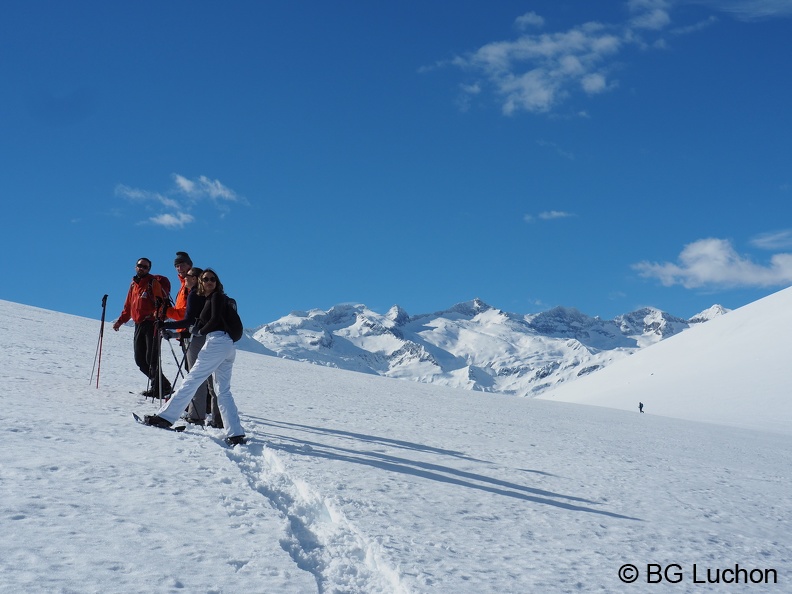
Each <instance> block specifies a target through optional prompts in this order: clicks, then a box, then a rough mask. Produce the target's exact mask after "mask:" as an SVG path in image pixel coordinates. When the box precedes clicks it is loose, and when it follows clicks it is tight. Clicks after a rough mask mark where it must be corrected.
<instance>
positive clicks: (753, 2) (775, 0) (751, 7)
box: [687, 0, 792, 21]
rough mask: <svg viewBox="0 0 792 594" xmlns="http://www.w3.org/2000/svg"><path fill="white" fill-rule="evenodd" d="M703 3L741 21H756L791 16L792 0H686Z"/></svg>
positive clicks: (691, 2) (690, 2)
mask: <svg viewBox="0 0 792 594" xmlns="http://www.w3.org/2000/svg"><path fill="white" fill-rule="evenodd" d="M687 2H688V3H689V4H704V5H706V6H711V7H712V8H714V9H715V10H720V11H722V12H726V13H729V14H731V15H732V16H734V17H735V18H736V19H738V20H742V21H757V20H764V19H770V18H784V17H789V16H792V0H687Z"/></svg>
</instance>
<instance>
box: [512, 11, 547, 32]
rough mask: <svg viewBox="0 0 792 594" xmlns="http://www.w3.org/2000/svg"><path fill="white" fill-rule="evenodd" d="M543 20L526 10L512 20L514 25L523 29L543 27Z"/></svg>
mask: <svg viewBox="0 0 792 594" xmlns="http://www.w3.org/2000/svg"><path fill="white" fill-rule="evenodd" d="M544 22H545V21H544V19H543V18H542V17H540V16H539V15H538V14H536V13H535V12H526V13H525V14H524V15H522V16H518V17H517V18H516V19H515V20H514V24H515V26H516V27H517V28H518V29H520V30H525V29H528V28H529V27H543V26H544Z"/></svg>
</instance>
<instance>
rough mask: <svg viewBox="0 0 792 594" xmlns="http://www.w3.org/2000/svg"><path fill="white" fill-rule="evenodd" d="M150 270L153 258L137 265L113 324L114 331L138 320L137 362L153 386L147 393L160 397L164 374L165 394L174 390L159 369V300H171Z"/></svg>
mask: <svg viewBox="0 0 792 594" xmlns="http://www.w3.org/2000/svg"><path fill="white" fill-rule="evenodd" d="M150 270H151V260H149V259H148V258H139V259H138V261H137V264H135V276H134V277H132V283H131V284H130V285H129V291H128V292H127V297H126V301H124V308H123V310H121V315H119V316H118V319H117V320H116V321H115V323H113V330H115V331H116V332H118V329H119V328H120V327H121V326H123V325H124V324H125V323H126V322H128V321H129V320H130V319H131V320H132V321H134V322H135V336H134V339H133V342H132V345H133V350H134V353H135V363H136V364H137V366H138V369H140V371H141V372H142V373H143V374H144V375H145V376H146V377H147V378H149V380H150V386H149V388H148V389H147V390H146V391H145V392H143V394H144V395H145V396H153V397H157V396H159V395H160V394H159V385H160V382H159V381H158V380H159V379H160V376H161V381H162V393H163V395H167V394H170V393H171V385H170V382H169V381H168V378H166V377H165V376H164V375H162V373H161V372H160V369H159V356H158V355H157V353H156V343H155V337H156V332H155V329H154V321H155V317H156V308H157V303H158V302H160V303H162V302H165V301H167V299H168V296H167V293H166V291H165V289H164V288H163V287H162V285H161V284H160V282H159V280H157V279H156V278H154V276H152V275H151V274H149V271H150Z"/></svg>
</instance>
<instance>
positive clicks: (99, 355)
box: [88, 295, 107, 390]
mask: <svg viewBox="0 0 792 594" xmlns="http://www.w3.org/2000/svg"><path fill="white" fill-rule="evenodd" d="M106 312H107V295H105V296H104V297H102V322H101V325H100V326H99V342H98V343H97V344H96V353H95V354H94V366H93V367H92V368H91V380H90V381H89V382H88V383H89V384H90V383H91V382H93V370H94V369H96V389H97V390H98V389H99V374H100V373H101V371H102V339H103V338H104V323H105V313H106ZM97 358H98V360H99V367H98V368H97V367H96V361H97Z"/></svg>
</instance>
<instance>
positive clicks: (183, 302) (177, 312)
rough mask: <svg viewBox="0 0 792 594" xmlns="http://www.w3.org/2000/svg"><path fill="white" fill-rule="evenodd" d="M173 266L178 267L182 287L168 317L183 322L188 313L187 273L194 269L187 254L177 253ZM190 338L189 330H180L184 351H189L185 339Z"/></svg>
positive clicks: (180, 339)
mask: <svg viewBox="0 0 792 594" xmlns="http://www.w3.org/2000/svg"><path fill="white" fill-rule="evenodd" d="M173 265H174V266H175V267H176V274H178V275H179V281H180V282H181V286H180V287H179V292H178V293H176V302H175V303H174V304H173V307H169V308H168V312H167V314H168V315H167V317H168V318H170V319H171V320H176V321H177V322H178V321H179V320H183V319H184V315H185V314H186V313H187V289H186V288H185V282H186V281H187V273H188V272H189V271H190V268H192V265H193V263H192V260H191V259H190V255H189V254H188V253H187V252H176V259H175V260H174V261H173ZM189 336H190V331H189V329H187V328H182V329H180V330H179V344H180V345H181V347H182V351H185V352H186V351H187V345H186V344H185V343H184V339H185V338H188V337H189Z"/></svg>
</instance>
